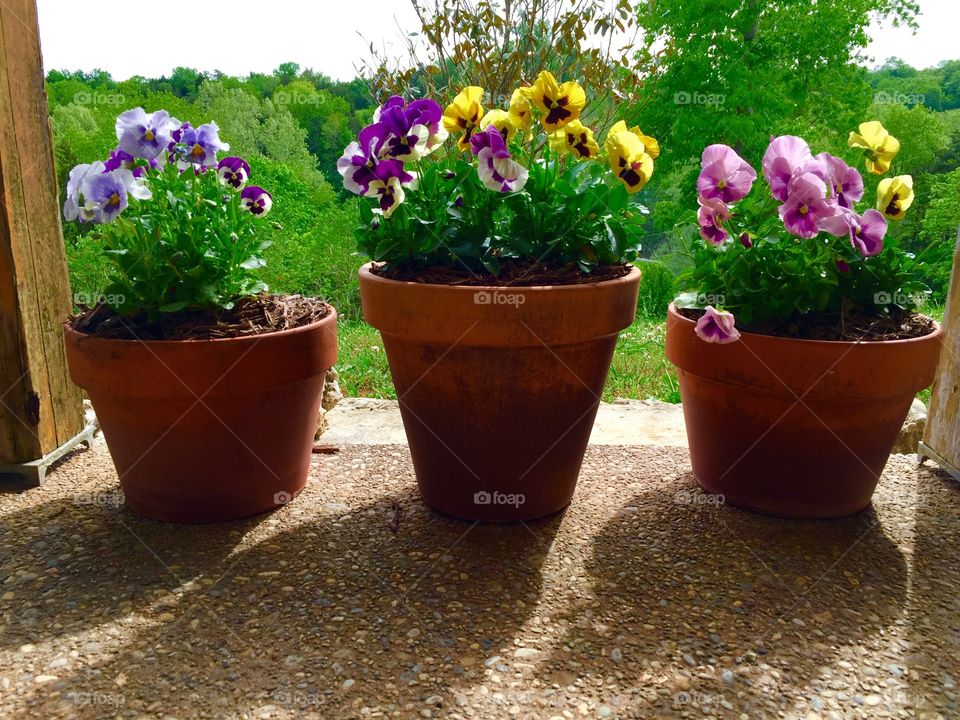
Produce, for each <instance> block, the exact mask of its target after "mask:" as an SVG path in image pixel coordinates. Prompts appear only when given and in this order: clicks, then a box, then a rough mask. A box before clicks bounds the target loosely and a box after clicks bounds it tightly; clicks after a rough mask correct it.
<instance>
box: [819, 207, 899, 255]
mask: <svg viewBox="0 0 960 720" xmlns="http://www.w3.org/2000/svg"><path fill="white" fill-rule="evenodd" d="M821 226H822V229H823V230H826V231H827V232H828V233H830V234H831V235H836V236H837V237H842V236H844V235H849V236H850V244H851V245H852V246H853V247H854V248H855V249H856V250H858V251H859V252H860V254H861V255H863V256H864V257H871V256H873V255H878V254H879V253H880V251H881V250H883V238H884V237H885V236H886V234H887V219H886V218H885V217H884V216H883V214H882V213H881V212H879V211H877V210H874V209H872V208H871V209H870V210H867V211H866V212H865V213H864V214H863V215H857V213H856V212H854V211H853V210H849V209H847V208H841V209H840V212H838V213H836V214H835V215H833V216H832V217H829V218H825V219H824V220H823V222H822V223H821Z"/></svg>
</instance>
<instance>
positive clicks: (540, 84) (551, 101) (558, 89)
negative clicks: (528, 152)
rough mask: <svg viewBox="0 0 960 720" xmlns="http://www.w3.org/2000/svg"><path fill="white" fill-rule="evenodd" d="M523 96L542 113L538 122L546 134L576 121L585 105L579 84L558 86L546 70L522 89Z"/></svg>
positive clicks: (585, 96) (568, 83)
mask: <svg viewBox="0 0 960 720" xmlns="http://www.w3.org/2000/svg"><path fill="white" fill-rule="evenodd" d="M524 94H525V95H526V96H527V99H528V100H529V101H530V102H531V103H532V104H533V106H534V107H536V108H537V109H538V110H540V112H541V113H542V116H541V118H540V121H541V122H542V123H543V127H544V129H545V130H546V131H547V132H548V133H552V132H554V131H555V130H559V129H560V128H562V127H563V126H564V125H566V124H567V123H569V122H572V121H573V120H576V119H577V118H578V117H580V112H581V111H582V110H583V108H584V107H585V106H586V104H587V94H586V93H585V92H584V91H583V88H582V87H580V84H579V83H577V82H575V81H573V80H570V81H568V82H565V83H563V84H562V85H559V84H557V79H556V78H555V77H554V76H553V74H552V73H549V72H547V71H546V70H544V71H542V72H541V73H540V74H539V75H537V79H536V82H534V83H533V85H532V86H531V87H529V88H525V89H524Z"/></svg>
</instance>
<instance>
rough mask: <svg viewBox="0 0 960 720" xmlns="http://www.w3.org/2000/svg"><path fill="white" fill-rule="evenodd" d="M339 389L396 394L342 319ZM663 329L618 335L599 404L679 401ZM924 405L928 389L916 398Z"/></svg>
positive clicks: (369, 346)
mask: <svg viewBox="0 0 960 720" xmlns="http://www.w3.org/2000/svg"><path fill="white" fill-rule="evenodd" d="M943 311H944V308H943V307H942V306H931V307H928V308H925V309H924V312H925V313H926V314H928V315H930V316H931V317H933V318H935V319H937V320H938V321H942V320H943ZM339 333H340V359H339V361H338V363H337V370H338V371H339V372H340V386H341V389H342V390H343V393H344V394H345V395H347V396H350V397H374V398H389V399H395V398H396V396H397V394H396V391H395V390H394V388H393V381H392V380H391V378H390V368H389V367H388V366H387V357H386V353H384V351H383V343H381V341H380V334H379V333H378V332H377V331H376V330H374V329H373V328H372V327H370V326H369V325H367V324H366V323H364V322H363V321H362V320H354V319H347V320H344V321H342V322H341V323H340V328H339ZM665 336H666V326H665V324H664V322H663V321H662V320H657V319H653V318H650V317H645V316H640V317H638V318H637V320H636V321H635V322H634V323H633V325H631V326H630V327H629V328H627V329H626V330H624V331H623V332H622V333H621V334H620V340H619V341H618V342H617V350H616V353H615V354H614V356H613V365H612V366H611V368H610V375H609V376H608V377H607V384H606V387H605V388H604V390H603V400H604V401H605V402H611V401H613V400H616V399H618V398H632V399H637V400H645V399H647V398H656V399H658V400H663V401H665V402H670V403H678V402H680V388H679V386H678V385H677V374H676V371H675V370H674V369H673V366H672V365H671V364H670V361H669V360H667V357H666V355H665V354H664V338H665ZM917 397H918V398H920V399H921V400H922V401H923V402H924V403H927V404H929V402H930V390H929V389H927V390H923V391H921V392H920V393H919V394H918V395H917Z"/></svg>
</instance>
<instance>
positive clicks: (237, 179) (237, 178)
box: [217, 157, 250, 190]
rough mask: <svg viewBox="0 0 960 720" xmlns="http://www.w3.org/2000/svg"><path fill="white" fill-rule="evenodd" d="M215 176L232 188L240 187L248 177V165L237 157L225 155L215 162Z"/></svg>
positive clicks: (237, 188)
mask: <svg viewBox="0 0 960 720" xmlns="http://www.w3.org/2000/svg"><path fill="white" fill-rule="evenodd" d="M217 177H219V178H220V182H222V183H223V184H224V185H229V186H230V187H232V188H233V189H234V190H239V189H241V188H242V187H243V186H244V185H246V184H247V180H249V179H250V165H248V164H247V161H246V160H244V159H243V158H239V157H225V158H223V160H221V161H220V162H219V163H218V164H217Z"/></svg>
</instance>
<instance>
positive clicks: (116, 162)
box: [103, 148, 164, 178]
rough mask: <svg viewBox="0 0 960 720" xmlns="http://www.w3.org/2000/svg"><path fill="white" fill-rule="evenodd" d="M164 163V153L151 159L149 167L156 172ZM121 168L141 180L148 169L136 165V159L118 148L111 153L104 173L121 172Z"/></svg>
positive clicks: (105, 164)
mask: <svg viewBox="0 0 960 720" xmlns="http://www.w3.org/2000/svg"><path fill="white" fill-rule="evenodd" d="M163 161H164V155H163V153H160V154H159V155H157V157H155V158H150V160H149V161H148V163H149V167H150V169H151V170H156V169H157V168H159V167H160V163H161V162H163ZM120 168H126V169H127V170H130V171H131V172H132V173H133V176H134V177H137V178H140V177H143V176H144V175H146V173H147V168H146V167H144V166H143V165H137V164H136V158H135V157H133V155H131V154H130V153H128V152H125V151H123V150H121V149H120V148H116V149H115V150H111V151H110V157H109V158H108V159H107V161H106V162H105V163H104V169H103V171H104V172H111V171H113V170H119V169H120Z"/></svg>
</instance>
